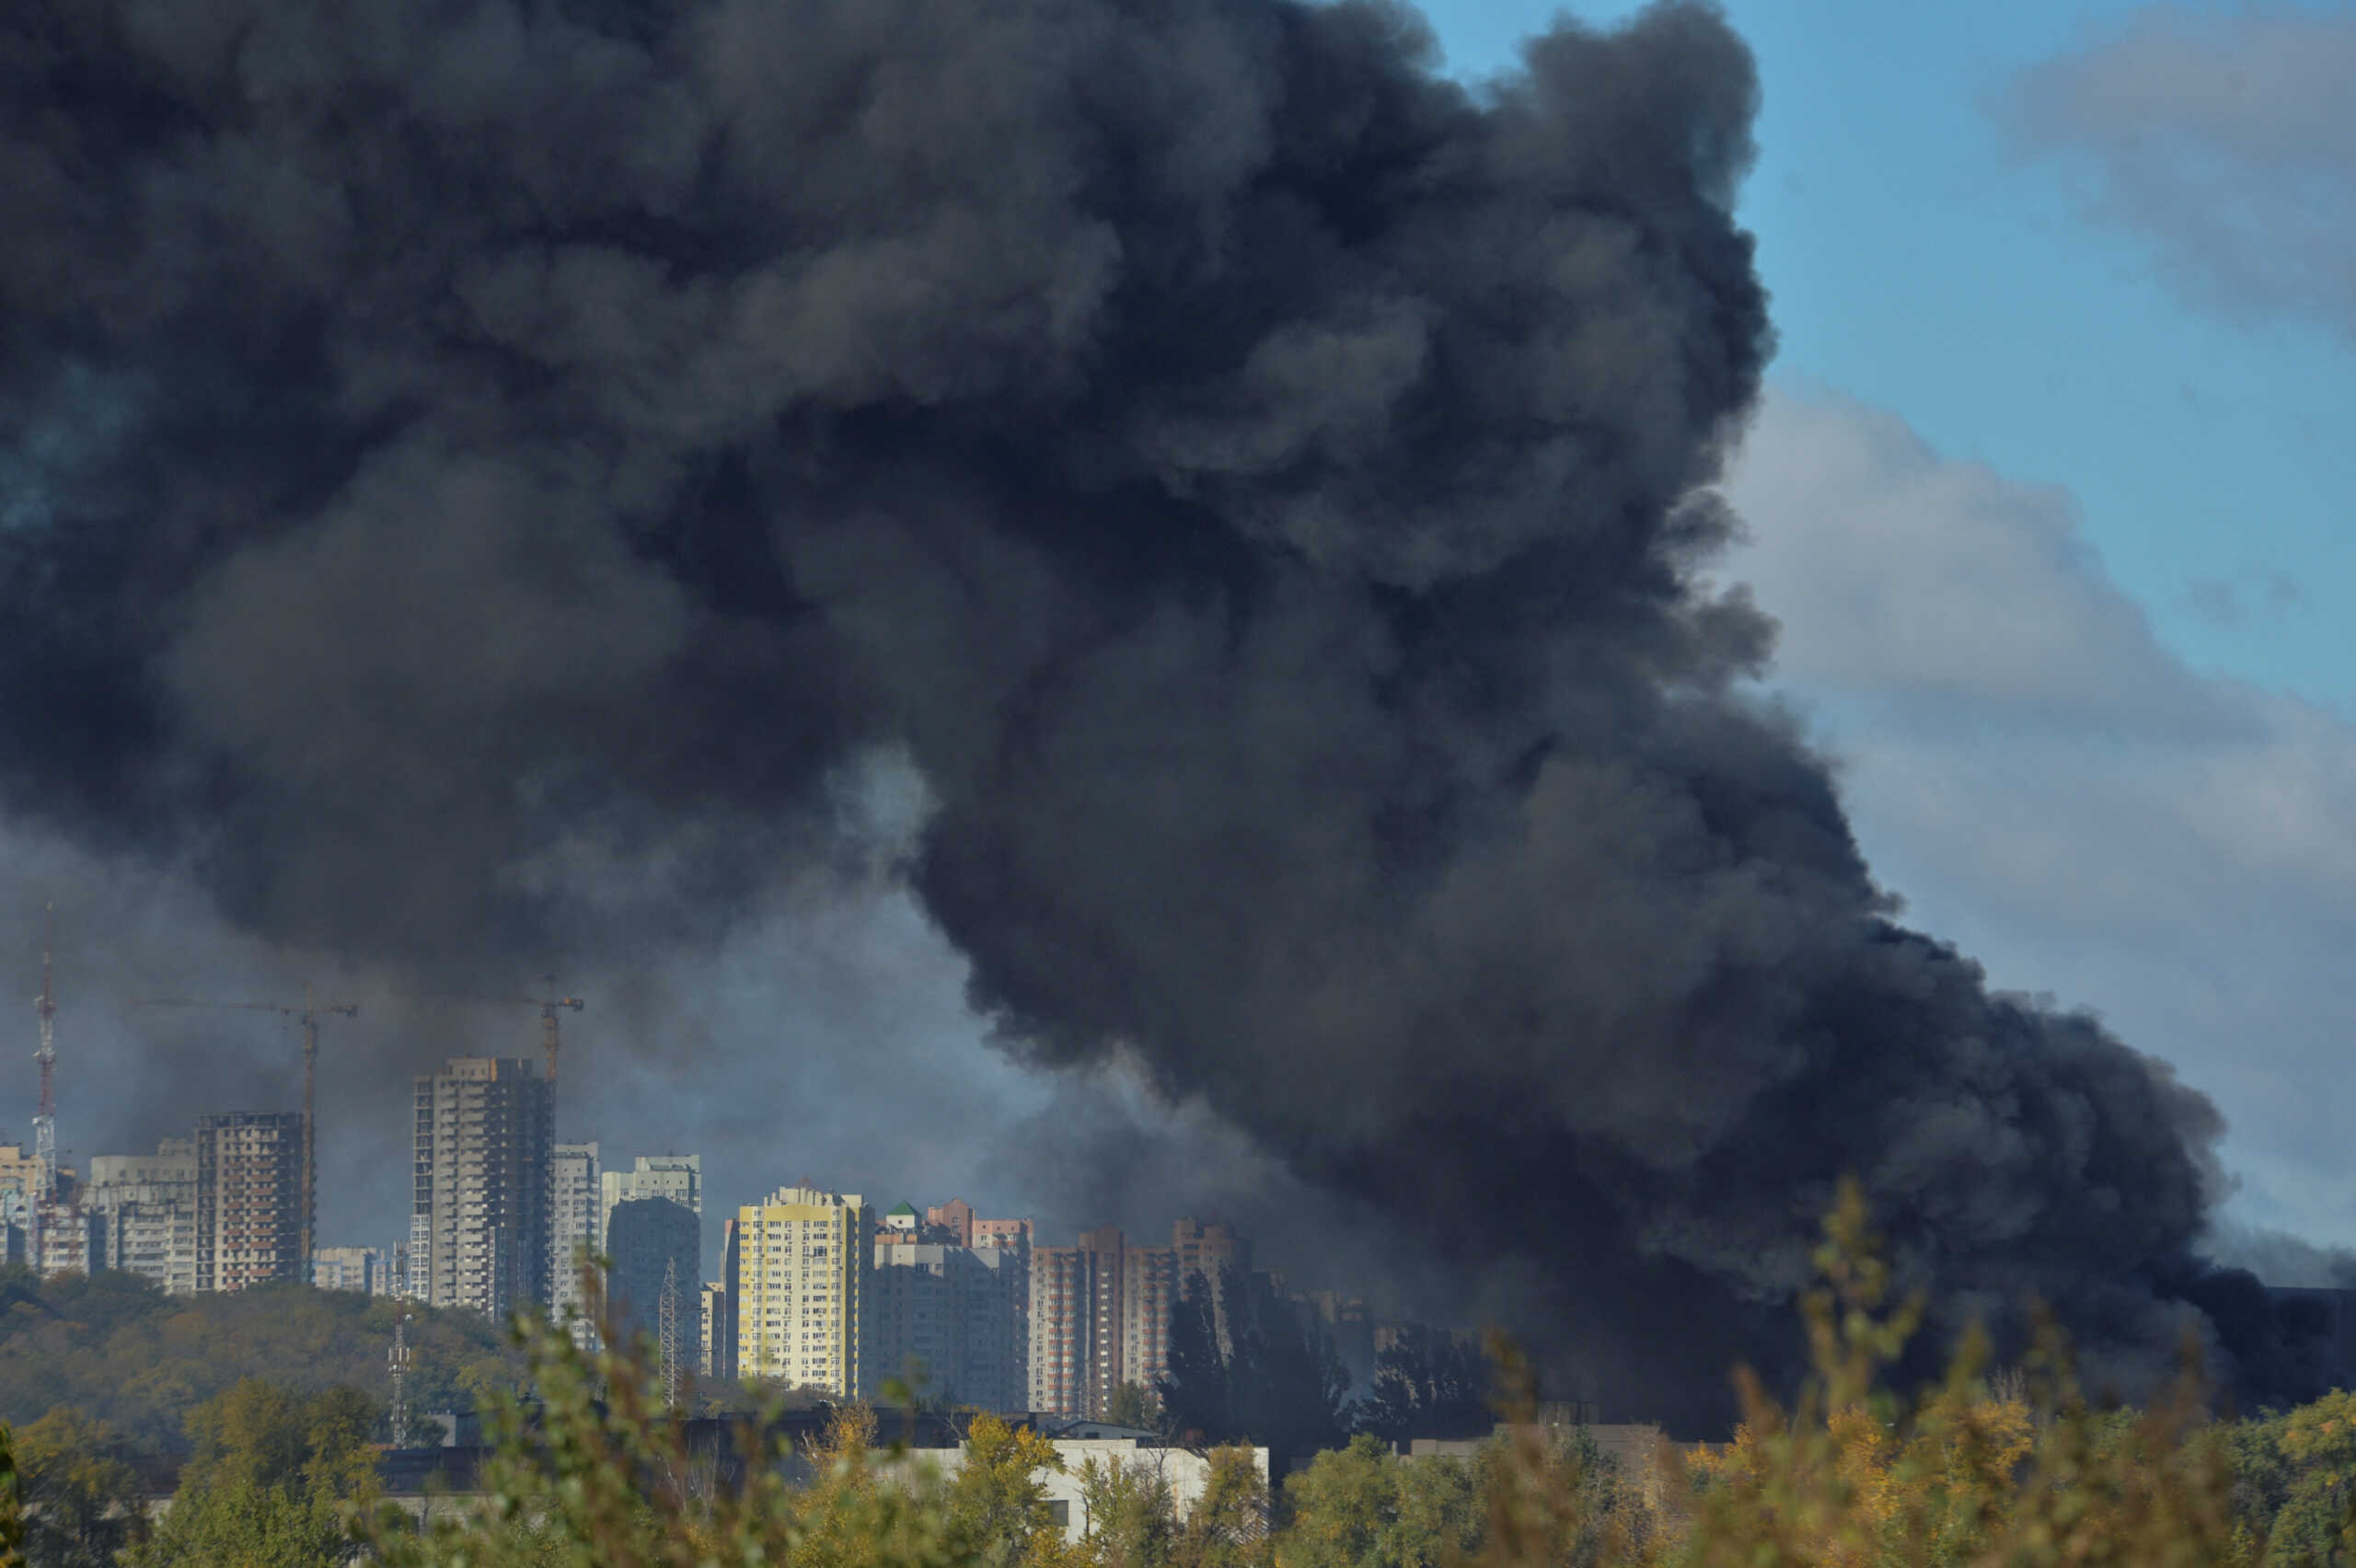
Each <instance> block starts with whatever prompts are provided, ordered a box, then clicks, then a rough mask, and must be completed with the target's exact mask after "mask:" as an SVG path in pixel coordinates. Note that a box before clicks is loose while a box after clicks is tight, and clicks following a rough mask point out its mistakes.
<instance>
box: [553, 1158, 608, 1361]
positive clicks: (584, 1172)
mask: <svg viewBox="0 0 2356 1568" xmlns="http://www.w3.org/2000/svg"><path fill="white" fill-rule="evenodd" d="M597 1176H598V1168H597V1146H596V1145H595V1144H594V1143H571V1144H565V1143H560V1144H558V1145H557V1146H556V1148H555V1151H554V1152H553V1153H552V1154H551V1155H550V1156H549V1317H550V1318H552V1319H554V1320H556V1321H558V1322H560V1323H567V1322H569V1323H571V1324H572V1337H573V1340H574V1342H575V1343H579V1344H582V1345H583V1346H586V1345H589V1344H591V1343H594V1342H595V1339H596V1333H597V1326H596V1325H595V1323H592V1322H589V1321H588V1320H585V1319H584V1318H583V1317H582V1316H581V1314H582V1313H583V1312H584V1311H585V1310H586V1309H587V1304H586V1303H585V1302H583V1300H582V1298H581V1261H582V1259H583V1255H584V1254H587V1253H593V1252H595V1251H597V1222H598V1217H599V1213H600V1206H599V1203H598V1192H597Z"/></svg>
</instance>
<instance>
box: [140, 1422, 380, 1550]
mask: <svg viewBox="0 0 2356 1568" xmlns="http://www.w3.org/2000/svg"><path fill="white" fill-rule="evenodd" d="M375 1424H376V1412H375V1408H374V1407H373V1406H372V1405H371V1404H370V1403H369V1401H368V1400H367V1399H366V1397H365V1396H364V1395H362V1394H360V1393H358V1392H357V1391H355V1390H353V1389H325V1390H322V1391H320V1392H318V1393H311V1394H306V1393H303V1392H300V1391H297V1390H295V1389H286V1388H282V1387H278V1386H276V1385H273V1384H270V1383H265V1382H262V1381H261V1380H260V1379H259V1378H247V1379H245V1380H244V1381H242V1382H240V1383H238V1384H237V1386H235V1387H234V1388H232V1389H228V1390H227V1391H226V1392H225V1393H222V1394H218V1395H216V1396H214V1398H213V1399H211V1400H208V1401H205V1402H204V1403H203V1404H202V1405H199V1406H198V1407H197V1408H196V1409H195V1411H193V1412H191V1414H190V1417H189V1436H190V1437H191V1440H192V1441H193V1442H194V1445H195V1453H194V1455H193V1457H192V1458H191V1459H190V1461H189V1464H188V1467H187V1468H186V1469H185V1470H183V1471H182V1472H181V1474H180V1484H179V1490H178V1491H177V1492H176V1493H173V1496H172V1505H171V1509H170V1511H169V1512H168V1513H167V1514H166V1515H165V1516H164V1519H163V1522H162V1523H161V1524H160V1525H159V1526H158V1527H157V1528H156V1532H155V1534H154V1535H153V1536H152V1537H150V1538H149V1539H148V1540H147V1541H145V1542H144V1544H142V1545H141V1546H139V1547H137V1548H135V1549H134V1550H133V1552H132V1553H131V1555H130V1557H129V1559H128V1561H129V1562H131V1564H132V1565H133V1568H197V1565H199V1564H202V1565H207V1568H210V1565H214V1564H221V1565H231V1564H234V1565H236V1568H325V1565H329V1564H334V1563H340V1562H349V1561H351V1560H352V1559H353V1558H354V1557H355V1556H356V1555H357V1553H358V1551H359V1548H358V1546H357V1544H356V1542H355V1540H354V1539H353V1537H352V1530H351V1528H350V1525H349V1523H348V1516H349V1510H350V1509H351V1508H352V1506H354V1505H364V1504H365V1503H366V1502H367V1501H368V1500H369V1499H370V1498H371V1497H372V1496H373V1494H374V1492H375V1452H374V1450H373V1449H371V1447H369V1435H370V1434H371V1433H372V1432H373V1431H374V1430H375Z"/></svg>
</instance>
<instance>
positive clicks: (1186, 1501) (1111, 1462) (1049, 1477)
mask: <svg viewBox="0 0 2356 1568" xmlns="http://www.w3.org/2000/svg"><path fill="white" fill-rule="evenodd" d="M1054 1443H1055V1449H1056V1454H1057V1458H1061V1459H1062V1460H1063V1462H1064V1468H1063V1469H1061V1470H1034V1471H1033V1472H1032V1479H1033V1480H1034V1481H1037V1482H1042V1483H1044V1484H1045V1487H1046V1489H1047V1506H1048V1507H1049V1508H1050V1509H1052V1510H1053V1511H1054V1514H1055V1519H1056V1523H1057V1524H1058V1525H1061V1526H1062V1527H1063V1532H1064V1539H1066V1540H1068V1541H1074V1542H1077V1541H1082V1540H1085V1539H1088V1537H1089V1534H1090V1528H1091V1522H1090V1520H1089V1517H1088V1501H1087V1499H1086V1498H1085V1497H1084V1496H1083V1495H1082V1494H1081V1489H1080V1482H1081V1479H1082V1475H1083V1472H1084V1471H1085V1470H1086V1469H1087V1467H1088V1465H1089V1464H1090V1463H1091V1461H1092V1462H1093V1463H1094V1464H1095V1465H1096V1466H1097V1467H1098V1468H1099V1469H1100V1470H1102V1469H1114V1468H1117V1469H1121V1470H1145V1471H1148V1472H1149V1473H1150V1474H1152V1475H1153V1476H1155V1477H1156V1478H1157V1479H1159V1480H1160V1481H1161V1482H1162V1483H1163V1484H1164V1485H1166V1486H1168V1487H1169V1488H1170V1503H1171V1508H1172V1512H1174V1513H1175V1514H1176V1515H1177V1517H1178V1522H1179V1523H1180V1524H1182V1525H1183V1524H1184V1523H1185V1522H1186V1521H1187V1519H1188V1518H1189V1517H1191V1516H1193V1514H1194V1512H1195V1505H1196V1504H1198V1503H1200V1502H1201V1501H1202V1500H1203V1493H1204V1491H1205V1490H1206V1489H1207V1487H1208V1486H1209V1485H1210V1479H1211V1462H1210V1459H1209V1458H1207V1456H1205V1455H1202V1454H1197V1453H1195V1452H1194V1451H1193V1450H1191V1449H1188V1448H1181V1447H1174V1446H1165V1445H1162V1444H1159V1443H1147V1442H1141V1441H1140V1440H1138V1438H1135V1437H1058V1438H1056V1439H1054ZM872 1458H873V1461H874V1463H875V1465H876V1467H877V1468H878V1469H879V1470H883V1471H885V1472H887V1473H888V1472H890V1471H892V1470H895V1469H898V1468H903V1467H907V1466H917V1465H930V1466H932V1467H934V1469H936V1470H938V1471H939V1472H940V1473H941V1476H942V1477H943V1478H947V1477H950V1476H953V1475H955V1474H956V1473H957V1472H958V1471H959V1470H962V1469H964V1463H965V1450H964V1448H962V1447H959V1448H917V1449H913V1450H911V1451H909V1452H908V1453H907V1456H906V1457H905V1458H895V1457H894V1456H893V1455H892V1454H891V1453H889V1452H888V1451H883V1450H879V1451H877V1452H876V1453H875V1454H874V1455H873V1456H872ZM1252 1464H1253V1468H1254V1469H1256V1470H1258V1471H1259V1472H1260V1486H1261V1490H1262V1491H1263V1492H1264V1493H1265V1491H1266V1489H1267V1485H1268V1450H1267V1449H1265V1448H1254V1449H1253V1450H1252Z"/></svg>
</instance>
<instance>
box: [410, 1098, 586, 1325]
mask: <svg viewBox="0 0 2356 1568" xmlns="http://www.w3.org/2000/svg"><path fill="white" fill-rule="evenodd" d="M416 1105H417V1115H416V1140H417V1157H416V1166H415V1169H416V1187H415V1193H414V1202H413V1208H412V1212H413V1221H412V1225H411V1228H410V1293H411V1294H412V1295H414V1296H417V1297H420V1298H421V1299H422V1300H425V1301H427V1302H429V1303H431V1304H432V1305H433V1306H436V1307H468V1308H472V1309H474V1310H476V1311H478V1312H482V1313H486V1314H488V1315H490V1316H491V1317H494V1318H503V1317H505V1316H506V1315H507V1314H509V1313H510V1312H513V1311H514V1310H515V1309H517V1308H518V1307H521V1306H524V1305H525V1304H527V1303H540V1304H545V1303H546V1302H547V1301H548V1299H549V1236H550V1228H549V1219H550V1214H549V1208H550V1202H549V1198H550V1194H549V1161H550V1159H551V1158H552V1157H553V1155H554V1153H555V1147H556V1136H555V1129H556V1097H555V1093H554V1090H553V1086H552V1085H551V1084H550V1083H549V1080H548V1079H547V1078H543V1077H541V1076H540V1073H539V1070H538V1068H537V1065H536V1064H534V1063H531V1062H527V1061H524V1060H521V1059H520V1058H514V1057H504V1056H499V1057H493V1056H454V1057H452V1058H451V1059H450V1060H449V1061H447V1062H445V1063H444V1064H443V1066H442V1070H441V1071H440V1072H438V1073H433V1074H431V1075H428V1076H423V1077H421V1078H418V1080H417V1101H416ZM421 1248H422V1253H423V1255H422V1257H421V1256H420V1250H421Z"/></svg>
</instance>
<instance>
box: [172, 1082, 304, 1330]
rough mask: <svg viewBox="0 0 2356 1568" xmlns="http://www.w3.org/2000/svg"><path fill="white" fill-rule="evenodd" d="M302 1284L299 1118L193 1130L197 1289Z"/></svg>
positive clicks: (274, 1115) (252, 1116)
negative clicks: (287, 1282)
mask: <svg viewBox="0 0 2356 1568" xmlns="http://www.w3.org/2000/svg"><path fill="white" fill-rule="evenodd" d="M306 1277H307V1270H306V1260H305V1258H304V1256H303V1115H302V1113H300V1112H298V1111H233V1112H229V1113H225V1114H222V1115H217V1116H202V1117H199V1118H198V1120H197V1124H196V1288H197V1289H199V1290H243V1289H244V1288H245V1287H246V1286H249V1285H260V1284H261V1283H262V1282H264V1281H266V1280H302V1279H305V1278H306Z"/></svg>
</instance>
